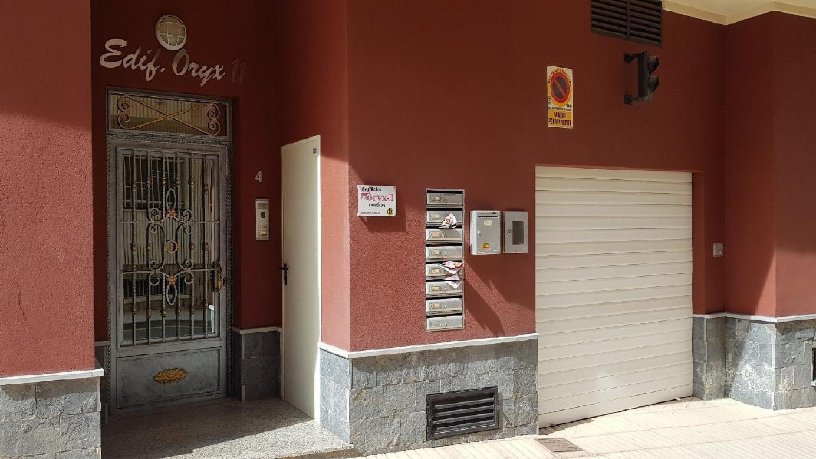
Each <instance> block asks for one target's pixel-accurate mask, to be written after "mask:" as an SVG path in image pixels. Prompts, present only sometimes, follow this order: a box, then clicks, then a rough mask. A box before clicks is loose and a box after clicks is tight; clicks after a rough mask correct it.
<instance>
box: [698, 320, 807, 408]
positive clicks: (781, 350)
mask: <svg viewBox="0 0 816 459" xmlns="http://www.w3.org/2000/svg"><path fill="white" fill-rule="evenodd" d="M693 335H694V336H693V347H694V395H695V396H697V397H700V398H703V399H712V398H719V397H723V396H726V397H730V398H733V399H735V400H738V401H741V402H744V403H748V404H751V405H755V406H760V407H763V408H769V409H791V408H804V407H811V406H816V388H814V386H813V346H814V342H815V341H816V320H801V321H788V322H765V321H761V320H752V319H743V318H736V317H705V316H703V317H695V318H694V332H693Z"/></svg>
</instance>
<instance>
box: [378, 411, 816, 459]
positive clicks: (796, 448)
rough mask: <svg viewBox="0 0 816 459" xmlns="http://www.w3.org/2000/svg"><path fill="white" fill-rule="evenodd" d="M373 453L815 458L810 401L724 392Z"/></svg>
mask: <svg viewBox="0 0 816 459" xmlns="http://www.w3.org/2000/svg"><path fill="white" fill-rule="evenodd" d="M547 439H549V440H547ZM556 439H566V440H567V441H569V442H571V443H572V444H574V445H575V446H577V447H578V448H580V449H581V450H582V451H573V452H561V453H556V452H552V451H551V450H550V449H548V448H547V447H545V446H544V445H543V444H542V443H541V441H544V442H548V441H549V442H556V443H557V442H558V441H557V440H556ZM556 443H551V447H553V449H558V448H557V445H556ZM553 445H556V446H553ZM561 446H564V445H561ZM566 446H569V445H568V444H567V445H566ZM565 449H566V448H565ZM374 457H379V458H388V459H407V458H446V459H453V458H480V459H485V458H521V459H523V458H547V457H561V458H565V457H605V458H660V459H667V458H717V459H722V458H740V459H743V458H785V459H789V458H816V408H804V409H798V410H786V411H770V410H764V409H762V408H757V407H753V406H749V405H745V404H742V403H739V402H736V401H734V400H731V399H721V400H714V401H707V402H705V401H701V400H697V399H693V398H690V399H683V400H679V401H675V402H667V403H662V404H659V405H654V406H648V407H644V408H638V409H634V410H629V411H623V412H620V413H615V414H610V415H606V416H600V417H597V418H593V419H588V420H585V421H578V422H574V423H570V424H564V425H561V426H556V427H553V428H546V429H542V431H541V435H539V436H535V437H523V438H514V439H510V440H499V441H489V442H481V443H472V444H465V445H454V446H448V447H443V448H429V449H423V450H415V451H406V452H400V453H391V454H385V455H380V456H374Z"/></svg>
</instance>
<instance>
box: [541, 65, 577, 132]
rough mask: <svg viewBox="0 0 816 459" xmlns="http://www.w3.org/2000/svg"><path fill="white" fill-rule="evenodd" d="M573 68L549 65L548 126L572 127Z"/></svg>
mask: <svg viewBox="0 0 816 459" xmlns="http://www.w3.org/2000/svg"><path fill="white" fill-rule="evenodd" d="M573 92H574V87H573V80H572V69H568V68H564V67H555V66H548V67H547V127H555V128H563V129H572V124H573V121H572V110H573V109H572V95H573Z"/></svg>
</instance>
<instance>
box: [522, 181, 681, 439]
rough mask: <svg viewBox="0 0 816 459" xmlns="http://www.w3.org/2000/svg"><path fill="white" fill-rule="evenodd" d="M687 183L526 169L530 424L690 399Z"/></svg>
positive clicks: (569, 419) (574, 418)
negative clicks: (531, 252) (532, 289)
mask: <svg viewBox="0 0 816 459" xmlns="http://www.w3.org/2000/svg"><path fill="white" fill-rule="evenodd" d="M691 203H692V201H691V174H690V173H685V172H654V171H627V170H598V169H576V168H559V167H537V168H536V216H535V218H536V230H535V231H536V233H535V241H536V329H537V331H538V333H539V334H540V337H539V352H538V355H539V357H538V394H539V405H538V406H539V423H540V425H541V426H547V425H553V424H560V423H564V422H570V421H575V420H578V419H585V418H588V417H593V416H598V415H602V414H607V413H612V412H615V411H621V410H625V409H628V408H634V407H638V406H643V405H649V404H653V403H658V402H662V401H665V400H670V399H673V398H676V397H686V396H690V395H691V392H692V356H691V328H692V326H691V316H692V299H691V284H692V282H691V270H692V251H691V215H692V214H691Z"/></svg>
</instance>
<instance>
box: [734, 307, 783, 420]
mask: <svg viewBox="0 0 816 459" xmlns="http://www.w3.org/2000/svg"><path fill="white" fill-rule="evenodd" d="M725 329H726V357H725V362H726V380H725V384H726V388H727V391H728V396H729V397H731V398H733V399H734V400H738V401H740V402H744V403H748V404H750V405H755V406H759V407H762V408H774V392H775V387H776V378H775V371H774V352H775V351H774V347H775V346H776V325H775V324H773V323H770V322H759V321H753V320H745V319H737V318H733V317H728V318H726V319H725Z"/></svg>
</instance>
